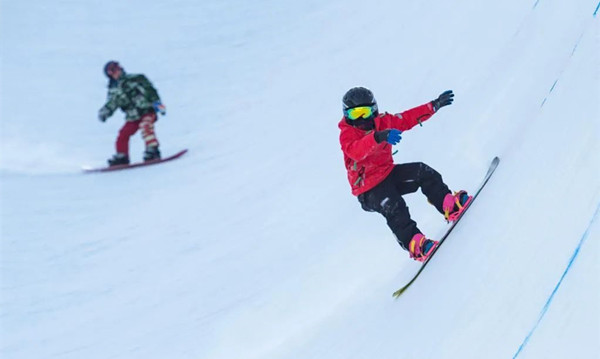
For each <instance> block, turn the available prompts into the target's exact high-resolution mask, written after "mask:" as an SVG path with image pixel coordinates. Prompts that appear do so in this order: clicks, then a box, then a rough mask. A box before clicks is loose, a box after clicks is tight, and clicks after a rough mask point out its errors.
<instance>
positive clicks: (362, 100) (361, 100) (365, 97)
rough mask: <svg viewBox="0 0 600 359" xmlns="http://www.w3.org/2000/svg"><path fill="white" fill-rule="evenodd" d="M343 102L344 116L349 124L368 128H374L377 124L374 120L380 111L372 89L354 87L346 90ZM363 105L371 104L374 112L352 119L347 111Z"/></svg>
mask: <svg viewBox="0 0 600 359" xmlns="http://www.w3.org/2000/svg"><path fill="white" fill-rule="evenodd" d="M342 103H343V112H344V118H345V119H346V122H347V123H348V124H350V125H351V126H354V127H359V128H362V129H366V130H371V129H373V127H374V126H375V124H374V122H373V120H374V119H375V118H376V117H377V116H378V115H379V111H378V108H377V101H376V100H375V96H373V93H372V92H371V90H369V89H368V88H364V87H353V88H351V89H350V90H348V92H346V94H345V95H344V98H343V99H342ZM361 106H370V107H371V108H372V114H371V115H370V116H369V117H366V118H359V119H355V120H350V119H349V118H348V113H347V111H348V109H351V108H354V107H361Z"/></svg>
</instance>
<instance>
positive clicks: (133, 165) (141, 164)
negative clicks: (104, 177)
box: [83, 149, 188, 173]
mask: <svg viewBox="0 0 600 359" xmlns="http://www.w3.org/2000/svg"><path fill="white" fill-rule="evenodd" d="M187 151H188V150H187V149H185V150H182V151H179V152H177V153H176V154H174V155H172V156H169V157H164V158H161V159H157V160H150V161H146V162H138V163H131V164H128V165H116V166H107V167H99V168H86V167H84V168H83V172H85V173H95V172H111V171H120V170H126V169H130V168H137V167H144V166H151V165H155V164H158V163H163V162H167V161H172V160H174V159H176V158H179V157H181V156H183V155H184V154H185V153H186V152H187Z"/></svg>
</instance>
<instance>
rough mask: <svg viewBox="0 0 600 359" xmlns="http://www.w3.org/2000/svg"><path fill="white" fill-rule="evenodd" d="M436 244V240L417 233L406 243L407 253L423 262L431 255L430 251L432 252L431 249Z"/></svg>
mask: <svg viewBox="0 0 600 359" xmlns="http://www.w3.org/2000/svg"><path fill="white" fill-rule="evenodd" d="M437 245H438V242H437V241H433V240H431V239H427V238H425V236H424V235H422V234H421V233H417V234H415V235H414V236H413V237H412V239H411V240H410V242H409V243H408V253H409V254H410V258H412V259H414V260H416V261H419V262H424V261H425V260H426V259H427V258H429V256H431V253H433V250H434V249H435V247H437Z"/></svg>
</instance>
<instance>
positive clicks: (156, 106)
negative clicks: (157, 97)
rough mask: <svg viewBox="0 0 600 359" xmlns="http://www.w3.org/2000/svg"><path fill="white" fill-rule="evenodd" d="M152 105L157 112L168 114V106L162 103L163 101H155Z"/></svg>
mask: <svg viewBox="0 0 600 359" xmlns="http://www.w3.org/2000/svg"><path fill="white" fill-rule="evenodd" d="M152 106H153V107H154V111H156V112H157V113H160V114H161V115H163V116H164V115H166V114H167V108H166V107H165V105H163V104H162V102H160V101H155V102H154V103H153V104H152Z"/></svg>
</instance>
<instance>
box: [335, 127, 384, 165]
mask: <svg viewBox="0 0 600 359" xmlns="http://www.w3.org/2000/svg"><path fill="white" fill-rule="evenodd" d="M353 137H354V136H352V134H351V133H349V132H347V131H342V132H341V133H340V143H341V145H342V151H344V153H345V154H346V156H348V157H350V158H351V159H353V160H355V161H362V160H364V159H365V158H366V157H367V156H368V155H370V154H371V153H372V152H373V150H375V148H376V147H377V145H378V143H377V142H376V141H375V132H373V131H371V132H369V133H367V134H366V135H365V136H362V137H361V138H358V139H357V138H353Z"/></svg>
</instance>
